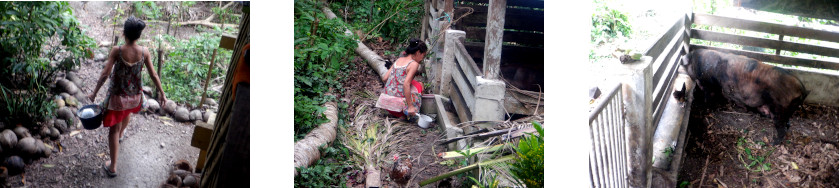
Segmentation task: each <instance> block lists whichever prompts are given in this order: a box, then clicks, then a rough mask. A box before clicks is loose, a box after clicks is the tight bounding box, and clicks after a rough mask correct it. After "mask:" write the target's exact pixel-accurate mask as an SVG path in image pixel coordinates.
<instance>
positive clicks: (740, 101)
mask: <svg viewBox="0 0 839 188" xmlns="http://www.w3.org/2000/svg"><path fill="white" fill-rule="evenodd" d="M682 58H684V59H682V66H684V67H685V70H686V71H687V73H688V75H689V76H690V78H691V79H693V80H694V81H695V82H696V84H697V86H698V87H699V89H700V90H702V91H703V92H705V94H706V95H705V96H706V97H708V96H713V94H715V93H722V95H723V96H724V97H725V98H726V99H728V100H729V101H732V102H734V103H735V104H737V105H739V106H743V107H746V108H747V109H749V110H750V111H753V112H757V113H759V114H762V115H764V116H766V117H769V118H772V119H773V120H774V123H775V130H776V131H777V133H778V135H777V137H775V140H774V141H773V144H776V145H777V144H779V143H781V141H782V140H783V139H784V136H785V135H786V132H787V129H789V119H790V116H792V113H793V112H795V111H796V110H797V109H798V107H799V106H800V105H801V104H802V103H803V102H804V99H805V98H807V94H808V92H807V91H806V90H805V88H804V84H802V83H801V80H799V79H798V78H797V77H795V76H794V75H792V74H791V73H790V72H789V71H787V70H785V69H782V68H779V67H775V66H772V65H768V64H764V63H761V62H759V61H757V60H755V59H752V58H748V57H746V56H741V55H734V54H728V53H721V52H717V51H714V50H705V49H698V50H692V51H691V52H690V53H689V54H687V55H686V56H685V57H682Z"/></svg>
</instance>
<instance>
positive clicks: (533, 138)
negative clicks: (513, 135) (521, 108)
mask: <svg viewBox="0 0 839 188" xmlns="http://www.w3.org/2000/svg"><path fill="white" fill-rule="evenodd" d="M533 127H535V128H536V132H538V133H539V134H538V135H537V134H528V135H526V136H524V138H522V139H520V140H519V144H518V146H516V148H515V150H516V155H517V156H518V157H517V158H516V162H515V163H513V164H511V165H510V172H511V174H513V176H514V177H515V179H516V181H517V183H519V184H524V185H526V186H527V187H543V186H544V185H545V180H544V177H545V170H544V168H545V140H544V136H545V130H544V129H543V128H542V124H540V123H537V122H533Z"/></svg>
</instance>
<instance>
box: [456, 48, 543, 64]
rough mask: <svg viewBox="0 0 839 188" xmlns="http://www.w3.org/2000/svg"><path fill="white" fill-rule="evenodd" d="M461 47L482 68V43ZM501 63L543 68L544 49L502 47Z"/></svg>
mask: <svg viewBox="0 0 839 188" xmlns="http://www.w3.org/2000/svg"><path fill="white" fill-rule="evenodd" d="M463 46H464V47H465V48H466V51H469V55H471V56H472V58H473V59H475V63H480V64H477V65H478V67H480V68H482V67H483V64H482V63H483V61H482V60H483V55H484V43H482V42H465V43H463ZM501 51H502V52H501V62H503V63H516V64H526V65H532V67H543V66H544V60H545V49H544V48H537V47H526V46H511V45H503V47H502V50H501Z"/></svg>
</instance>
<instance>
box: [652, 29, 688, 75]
mask: <svg viewBox="0 0 839 188" xmlns="http://www.w3.org/2000/svg"><path fill="white" fill-rule="evenodd" d="M679 28H681V29H684V26H681V25H680V27H679ZM677 34H678V35H675V36H673V38H671V39H670V41H669V42H668V44H667V46H666V48H664V50H663V51H662V52H661V54H659V55H658V57H655V58H654V59H655V60H654V62H653V83H657V82H659V80H661V76H662V74H663V73H664V71H662V70H663V69H664V67H668V66H670V65H668V64H665V63H668V62H670V61H669V60H670V59H671V58H672V57H673V53H674V52H677V50H679V49H681V46H682V45H681V44H682V42H683V41H685V36H684V35H683V32H677Z"/></svg>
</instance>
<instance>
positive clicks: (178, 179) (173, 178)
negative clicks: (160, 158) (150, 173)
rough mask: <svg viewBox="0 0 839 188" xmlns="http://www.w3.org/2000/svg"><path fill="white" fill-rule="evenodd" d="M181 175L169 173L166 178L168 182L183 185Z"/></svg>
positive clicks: (177, 185)
mask: <svg viewBox="0 0 839 188" xmlns="http://www.w3.org/2000/svg"><path fill="white" fill-rule="evenodd" d="M181 183H182V182H181V177H179V176H177V175H174V174H172V175H169V178H167V179H166V184H169V185H174V186H175V187H181Z"/></svg>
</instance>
